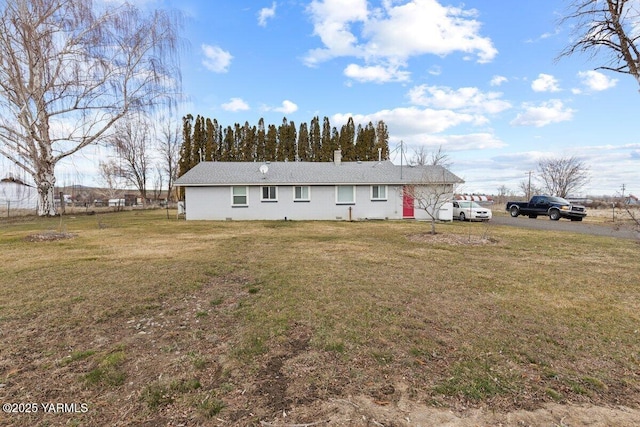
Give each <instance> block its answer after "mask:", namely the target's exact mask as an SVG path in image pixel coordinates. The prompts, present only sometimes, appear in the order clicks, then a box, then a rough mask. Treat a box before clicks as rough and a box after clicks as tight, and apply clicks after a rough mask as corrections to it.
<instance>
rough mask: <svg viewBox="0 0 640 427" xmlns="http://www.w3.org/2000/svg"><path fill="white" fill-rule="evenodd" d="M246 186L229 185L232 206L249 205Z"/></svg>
mask: <svg viewBox="0 0 640 427" xmlns="http://www.w3.org/2000/svg"><path fill="white" fill-rule="evenodd" d="M248 193H249V191H248V189H247V187H231V204H232V206H247V205H249V196H248Z"/></svg>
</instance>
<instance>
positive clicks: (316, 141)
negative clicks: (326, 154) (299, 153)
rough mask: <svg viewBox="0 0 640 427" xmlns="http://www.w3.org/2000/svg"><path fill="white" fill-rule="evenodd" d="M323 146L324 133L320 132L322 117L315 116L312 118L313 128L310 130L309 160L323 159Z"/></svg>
mask: <svg viewBox="0 0 640 427" xmlns="http://www.w3.org/2000/svg"><path fill="white" fill-rule="evenodd" d="M321 148H322V134H321V132H320V118H319V117H318V116H315V117H314V118H313V119H311V129H310V132H309V160H310V161H313V162H318V161H320V159H321V155H320V150H321Z"/></svg>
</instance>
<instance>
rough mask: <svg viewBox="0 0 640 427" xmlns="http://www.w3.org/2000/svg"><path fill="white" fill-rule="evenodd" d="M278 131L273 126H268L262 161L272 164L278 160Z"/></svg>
mask: <svg viewBox="0 0 640 427" xmlns="http://www.w3.org/2000/svg"><path fill="white" fill-rule="evenodd" d="M277 150H278V129H276V127H275V125H269V128H268V129H267V136H266V141H265V149H264V159H265V161H270V162H274V161H276V160H278V152H277Z"/></svg>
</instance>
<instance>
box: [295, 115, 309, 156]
mask: <svg viewBox="0 0 640 427" xmlns="http://www.w3.org/2000/svg"><path fill="white" fill-rule="evenodd" d="M309 154H310V152H309V128H308V126H307V124H306V123H305V122H302V123H300V131H299V132H298V145H297V156H298V159H299V160H300V161H302V162H306V161H309V160H310V156H309Z"/></svg>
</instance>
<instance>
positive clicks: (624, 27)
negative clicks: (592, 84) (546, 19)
mask: <svg viewBox="0 0 640 427" xmlns="http://www.w3.org/2000/svg"><path fill="white" fill-rule="evenodd" d="M562 22H569V23H571V24H572V25H573V28H574V37H573V40H574V41H573V42H572V44H571V45H570V46H568V47H567V48H566V49H565V50H564V51H563V52H562V53H561V54H560V56H559V57H563V56H570V55H573V54H574V53H576V52H586V53H588V54H590V55H591V56H592V57H595V56H597V55H598V53H600V51H605V53H606V54H608V55H609V59H608V62H607V63H606V64H605V65H602V66H600V67H598V69H602V70H610V71H615V72H618V73H623V74H630V75H631V76H632V77H634V78H635V79H636V81H637V82H638V84H640V49H639V40H640V32H639V31H638V23H639V22H640V8H638V3H637V0H574V1H572V3H571V6H570V9H569V12H568V14H567V15H566V16H565V17H564V18H563V19H562Z"/></svg>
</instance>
